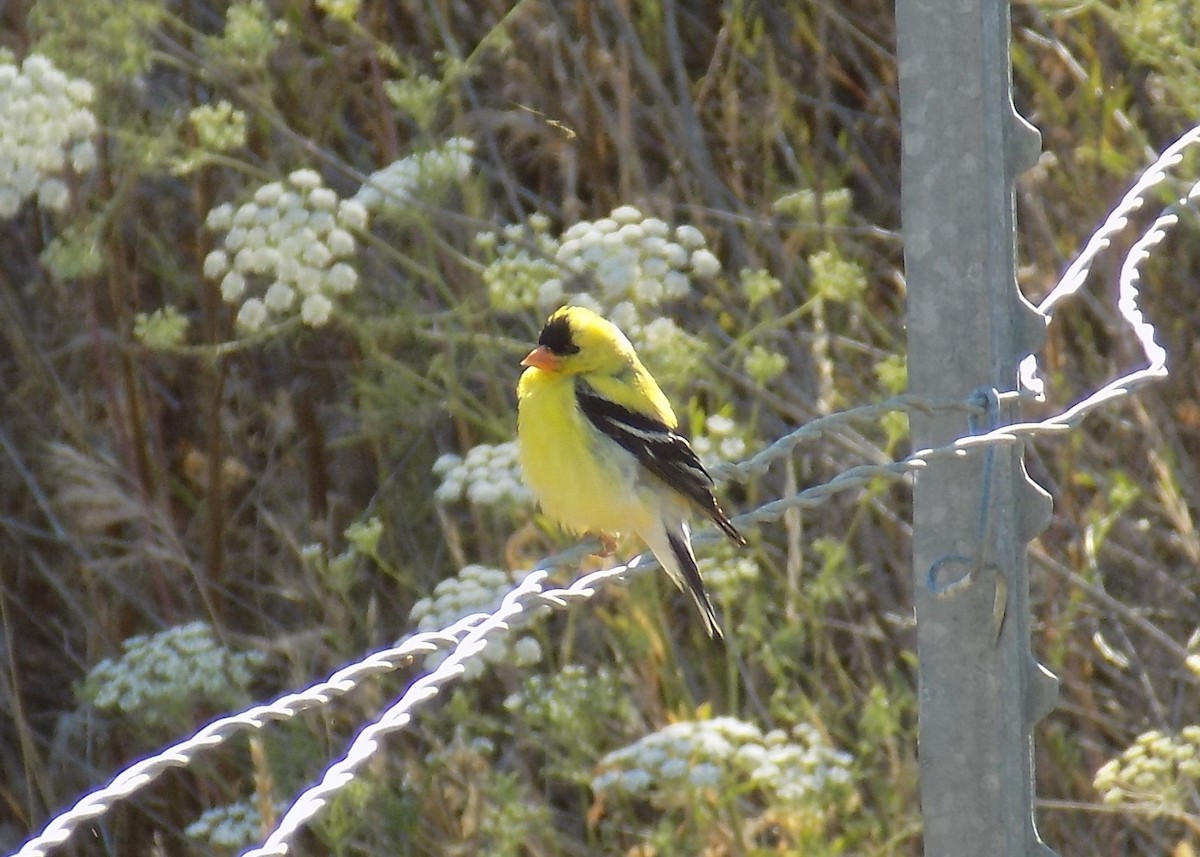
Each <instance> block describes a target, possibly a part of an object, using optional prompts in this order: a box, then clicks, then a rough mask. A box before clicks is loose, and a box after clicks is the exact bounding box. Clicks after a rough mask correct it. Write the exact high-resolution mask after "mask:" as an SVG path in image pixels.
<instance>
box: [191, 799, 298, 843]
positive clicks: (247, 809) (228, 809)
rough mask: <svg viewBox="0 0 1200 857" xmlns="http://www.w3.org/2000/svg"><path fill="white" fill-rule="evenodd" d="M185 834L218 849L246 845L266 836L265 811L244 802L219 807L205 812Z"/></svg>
mask: <svg viewBox="0 0 1200 857" xmlns="http://www.w3.org/2000/svg"><path fill="white" fill-rule="evenodd" d="M280 809H282V807H280ZM183 833H184V835H185V836H187V837H188V839H192V840H195V841H196V842H200V843H203V844H205V845H210V846H213V847H216V848H229V849H234V848H243V847H245V846H246V845H249V844H251V843H252V842H257V841H258V840H259V839H261V838H262V836H263V820H262V814H261V813H260V812H259V810H258V807H257V806H254V805H253V804H250V803H246V802H244V801H243V802H240V803H231V804H228V805H226V806H215V807H213V808H212V809H206V810H205V811H204V812H203V813H201V815H200V817H199V818H197V819H196V820H195V821H193V822H192V823H191V824H189V825H188V826H187V827H186V828H185V829H184V831H183Z"/></svg>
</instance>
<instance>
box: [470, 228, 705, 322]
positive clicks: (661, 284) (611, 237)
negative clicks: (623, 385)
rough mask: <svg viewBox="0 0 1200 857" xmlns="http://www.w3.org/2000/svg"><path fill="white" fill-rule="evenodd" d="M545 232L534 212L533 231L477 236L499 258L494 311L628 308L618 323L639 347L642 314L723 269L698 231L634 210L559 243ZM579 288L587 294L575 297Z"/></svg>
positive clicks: (491, 293) (491, 275) (492, 273)
mask: <svg viewBox="0 0 1200 857" xmlns="http://www.w3.org/2000/svg"><path fill="white" fill-rule="evenodd" d="M548 228H549V218H547V217H546V216H545V215H542V214H534V215H532V216H530V218H529V221H528V226H521V225H519V224H514V225H511V226H507V227H505V228H504V229H503V230H502V232H501V236H500V237H498V236H497V235H496V234H495V233H492V232H484V233H481V234H480V235H478V236H477V237H476V242H477V244H478V245H479V246H480V247H481V248H482V249H485V250H489V251H493V252H494V253H495V259H494V260H493V261H492V262H491V263H490V264H489V265H488V266H487V267H486V268H485V269H484V272H483V280H484V283H485V284H486V285H487V288H488V297H489V298H490V299H491V302H492V306H493V307H495V308H496V309H502V310H516V309H525V308H530V307H536V308H537V309H538V310H540V311H543V312H544V311H547V310H550V309H553V308H555V307H557V306H559V305H560V304H562V303H564V302H569V303H575V304H585V303H586V304H587V305H590V306H592V307H593V308H594V309H596V310H597V311H598V312H600V313H601V314H602V315H610V314H611V313H614V312H617V311H618V310H620V309H621V308H625V318H624V324H622V322H621V321H617V320H616V319H613V320H614V322H615V323H617V324H618V325H621V326H622V327H625V328H629V329H627V330H625V333H626V335H628V336H629V338H630V339H631V340H633V342H634V344H635V345H640V344H641V343H640V342H639V335H640V332H641V329H642V326H643V325H642V322H641V318H640V314H641V311H642V310H644V309H648V308H654V307H657V306H659V305H660V304H662V303H663V302H664V301H667V300H673V299H676V298H683V297H687V296H689V295H690V294H691V293H692V280H693V278H698V279H710V278H712V277H714V276H716V275H717V274H718V273H720V270H721V263H720V262H719V261H718V259H717V257H716V256H715V255H713V253H712V252H711V251H710V250H709V249H708V248H707V247H706V246H705V240H704V233H702V232H701V231H700V230H699V229H697V228H696V227H694V226H690V225H684V226H679V227H675V228H674V229H673V228H672V227H671V226H670V225H669V224H667V223H666V222H665V221H663V220H660V219H659V218H657V217H646V216H645V215H644V214H643V213H642V212H641V210H640V209H638V208H636V207H635V206H632V205H622V206H618V207H617V208H614V209H613V210H612V212H611V213H610V214H609V216H608V217H602V218H600V219H598V220H583V221H580V222H579V223H576V224H574V225H572V226H570V227H568V228H567V230H566V231H565V232H563V233H562V235H561V236H559V237H558V238H554V237H552V236H551V235H549V234H548V232H547V230H548ZM580 288H583V289H585V290H586V291H585V292H584V293H583V294H571V292H572V291H573V290H578V289H580ZM610 317H611V315H610ZM664 321H665V320H664ZM667 323H668V324H670V322H667ZM647 327H648V325H647ZM631 331H632V332H631ZM665 333H666V330H665V328H663V327H662V326H661V325H660V329H659V330H658V331H656V332H655V333H654V335H655V336H657V338H658V339H660V340H661V339H663V338H664V335H665Z"/></svg>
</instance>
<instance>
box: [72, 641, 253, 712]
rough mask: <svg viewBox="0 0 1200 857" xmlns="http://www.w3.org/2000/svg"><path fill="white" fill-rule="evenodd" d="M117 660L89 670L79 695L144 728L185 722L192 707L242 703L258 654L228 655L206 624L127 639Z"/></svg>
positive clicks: (111, 660)
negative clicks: (132, 720) (130, 719)
mask: <svg viewBox="0 0 1200 857" xmlns="http://www.w3.org/2000/svg"><path fill="white" fill-rule="evenodd" d="M121 648H122V650H123V653H122V655H121V657H120V658H117V659H115V660H114V659H112V658H106V659H104V660H102V661H101V662H100V663H98V664H96V666H94V667H92V669H91V671H90V672H89V673H88V675H87V678H86V679H85V680H84V684H83V689H82V695H83V696H84V698H86V699H88V700H90V701H91V702H92V704H93V705H95V706H96V707H97V708H103V709H108V710H111V711H117V712H120V713H121V714H123V715H126V716H128V717H130V718H132V719H136V720H138V721H140V722H142V723H144V724H146V725H148V726H172V725H176V724H178V723H179V722H180V721H181V720H186V719H187V718H188V717H190V716H191V713H192V712H194V711H195V709H196V706H197V704H198V703H201V702H203V703H204V704H205V705H207V706H209V707H213V708H227V707H230V706H232V705H236V704H239V703H241V702H242V701H243V696H244V694H245V691H246V688H247V686H248V685H249V684H250V680H251V678H252V677H253V673H254V671H255V669H257V668H258V667H259V666H260V665H261V664H262V662H263V655H262V653H260V652H232V651H230V650H229V649H227V648H225V647H224V646H222V645H221V644H220V643H219V642H217V639H216V636H215V635H214V634H213V629H212V627H211V626H210V625H208V623H206V622H191V623H189V624H187V625H180V626H178V627H175V628H168V629H167V630H165V631H160V632H159V633H157V634H152V635H138V636H136V637H130V638H129V639H127V640H125V641H124V642H123V643H122V644H121Z"/></svg>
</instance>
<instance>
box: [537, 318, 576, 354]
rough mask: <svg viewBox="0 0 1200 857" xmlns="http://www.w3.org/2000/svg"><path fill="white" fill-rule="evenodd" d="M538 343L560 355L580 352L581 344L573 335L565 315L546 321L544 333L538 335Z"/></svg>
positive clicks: (552, 352)
mask: <svg viewBox="0 0 1200 857" xmlns="http://www.w3.org/2000/svg"><path fill="white" fill-rule="evenodd" d="M538 345H542V346H545V347H546V349H547V350H548V351H549V352H550V353H551V354H554V355H557V356H558V357H565V356H566V355H568V354H578V353H579V346H578V345H576V344H575V339H574V337H572V336H571V324H570V322H568V321H567V317H566V316H563V315H560V316H558V317H557V318H552V319H550V321H548V322H546V326H545V327H543V328H542V335H541V336H539V337H538Z"/></svg>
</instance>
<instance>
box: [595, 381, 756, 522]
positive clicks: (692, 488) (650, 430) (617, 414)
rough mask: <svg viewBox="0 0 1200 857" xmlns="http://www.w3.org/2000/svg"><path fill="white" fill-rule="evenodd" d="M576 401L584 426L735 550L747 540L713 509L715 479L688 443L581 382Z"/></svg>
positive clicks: (719, 509) (725, 517) (715, 502)
mask: <svg viewBox="0 0 1200 857" xmlns="http://www.w3.org/2000/svg"><path fill="white" fill-rule="evenodd" d="M575 399H576V401H577V402H578V403H579V409H580V410H581V411H583V415H584V416H585V417H587V418H588V421H589V422H590V423H591V424H592V425H593V426H595V427H596V428H597V429H599V430H600V431H601V432H603V433H604V434H605V435H607V436H608V437H610V438H612V439H613V440H614V441H616V442H617V443H618V444H620V445H621V447H623V448H624V449H625V450H626V451H627V452H629V453H630V454H631V455H632V456H633V457H634V458H636V459H637V460H638V463H640V464H641V465H642V466H643V467H645V468H646V469H647V470H649V471H650V472H651V473H653V474H654V475H655V476H657V477H658V478H659V479H661V480H662V481H663V482H665V483H666V484H667V486H668V487H670V488H672V489H674V490H675V491H678V492H679V493H680V494H682V495H683V496H684V497H686V498H687V499H688V500H690V501H691V502H692V503H693V504H694V505H695V506H696V507H697V508H698V509H700V510H701V511H702V512H704V514H706V515H708V517H709V518H711V519H712V521H713V523H714V524H716V525H717V526H718V527H720V528H721V531H722V532H724V533H725V535H727V536H729V538H731V539H733V540H734V541H735V542H737V543H738V544H739V545H744V544H746V540H745V538H743V537H742V534H741V533H739V532H738V531H737V528H736V527H735V526H734V525H733V524H732V523H731V522H730V520H729V517H728V516H727V515H726V514H725V512H724V511H722V509H721V507H720V506H719V505H717V499H716V497H714V496H713V492H712V489H713V479H712V477H711V476H709V475H708V471H707V470H705V469H704V465H703V464H701V463H700V459H699V458H698V457H697V456H696V453H695V451H694V450H693V449H692V446H691V444H689V443H688V442H687V439H686V438H684V437H683V435H680V434H677V433H676V432H675V431H673V430H672V429H671V428H670V427H669V426H667V424H666V423H664V422H662V421H660V420H657V419H655V418H654V417H649V416H646V415H645V414H639V413H637V412H636V411H631V410H630V409H629V408H626V407H625V406H623V405H618V404H617V403H616V402H613V401H610V400H608V399H606V398H604V397H603V396H601V395H600V394H598V393H597V392H596V391H595V390H593V389H592V387H591V386H590V385H589V384H588V383H587V382H586V381H584V380H583V379H582V378H580V379H578V380H577V381H576V382H575Z"/></svg>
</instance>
